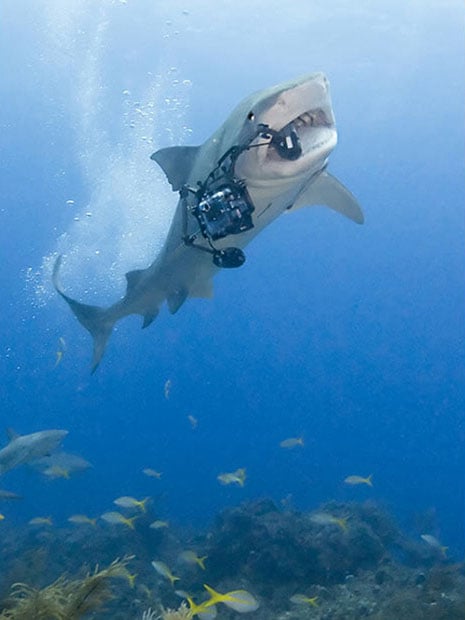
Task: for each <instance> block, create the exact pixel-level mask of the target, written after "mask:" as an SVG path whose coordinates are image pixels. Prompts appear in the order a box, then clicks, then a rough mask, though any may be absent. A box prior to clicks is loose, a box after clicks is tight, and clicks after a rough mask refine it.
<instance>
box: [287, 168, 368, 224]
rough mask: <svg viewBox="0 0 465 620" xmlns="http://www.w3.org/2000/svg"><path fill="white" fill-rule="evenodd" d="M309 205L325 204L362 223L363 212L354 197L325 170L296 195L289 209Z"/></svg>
mask: <svg viewBox="0 0 465 620" xmlns="http://www.w3.org/2000/svg"><path fill="white" fill-rule="evenodd" d="M311 205H325V206H327V207H329V208H330V209H334V211H338V212H339V213H341V214H342V215H345V216H346V217H348V218H349V219H350V220H352V221H354V222H356V223H357V224H363V221H364V217H363V212H362V209H361V208H360V205H359V204H358V202H357V200H356V199H355V197H354V196H353V195H352V194H351V193H350V192H349V190H348V189H347V188H345V187H344V185H342V183H340V182H339V181H338V180H337V179H336V178H335V177H333V176H332V175H330V174H328V173H327V172H322V173H321V174H320V175H319V176H318V177H317V178H316V179H315V180H314V181H312V182H311V183H310V185H309V186H308V187H306V188H305V189H304V190H303V191H302V192H301V193H300V194H299V196H297V200H296V201H295V203H294V204H293V205H292V207H291V211H293V210H294V209H299V208H300V207H310V206H311Z"/></svg>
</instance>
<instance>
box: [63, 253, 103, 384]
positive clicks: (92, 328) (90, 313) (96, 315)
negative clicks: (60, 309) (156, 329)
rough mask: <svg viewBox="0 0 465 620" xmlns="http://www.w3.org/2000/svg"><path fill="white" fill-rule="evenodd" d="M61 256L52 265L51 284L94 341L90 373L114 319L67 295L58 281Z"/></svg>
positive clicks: (93, 368) (97, 359)
mask: <svg viewBox="0 0 465 620" xmlns="http://www.w3.org/2000/svg"><path fill="white" fill-rule="evenodd" d="M61 261H62V256H61V255H60V256H58V258H57V259H56V261H55V265H54V267H53V276H52V280H53V286H54V287H55V290H56V292H57V293H58V294H59V295H60V296H61V297H62V298H63V299H64V300H65V301H66V303H67V304H68V306H69V307H70V308H71V310H72V311H73V313H74V315H75V317H76V318H77V320H78V321H79V322H80V323H81V325H82V326H83V327H85V328H86V329H87V331H88V332H89V333H90V335H91V336H92V338H93V341H94V352H93V357H92V369H91V372H92V374H93V373H94V372H95V371H96V370H97V366H98V365H99V363H100V360H101V359H102V356H103V354H104V352H105V347H106V344H107V341H108V338H109V337H110V334H111V332H112V331H113V325H114V323H115V321H114V320H113V319H110V318H109V316H108V311H107V310H105V308H100V307H99V306H90V305H87V304H82V303H80V302H79V301H76V300H75V299H72V298H71V297H68V295H66V294H65V293H64V292H63V291H62V290H61V287H60V284H59V282H58V273H59V271H60V266H61Z"/></svg>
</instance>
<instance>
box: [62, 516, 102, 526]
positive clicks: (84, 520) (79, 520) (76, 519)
mask: <svg viewBox="0 0 465 620" xmlns="http://www.w3.org/2000/svg"><path fill="white" fill-rule="evenodd" d="M68 521H69V522H70V523H74V524H75V525H97V519H91V518H90V517H88V516H87V515H71V516H70V517H69V518H68Z"/></svg>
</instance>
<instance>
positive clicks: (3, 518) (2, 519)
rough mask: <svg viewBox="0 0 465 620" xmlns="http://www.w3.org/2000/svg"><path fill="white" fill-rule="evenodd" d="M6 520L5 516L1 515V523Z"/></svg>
mask: <svg viewBox="0 0 465 620" xmlns="http://www.w3.org/2000/svg"><path fill="white" fill-rule="evenodd" d="M4 520H5V515H2V514H1V513H0V521H4Z"/></svg>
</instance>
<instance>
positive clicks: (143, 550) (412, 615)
mask: <svg viewBox="0 0 465 620" xmlns="http://www.w3.org/2000/svg"><path fill="white" fill-rule="evenodd" d="M322 514H323V515H325V516H324V517H323V518H321V515H322ZM315 515H320V517H319V518H316V519H315ZM328 515H331V517H334V519H335V521H334V523H331V522H328V523H322V522H321V521H325V519H326V520H328V517H327V516H328ZM152 521H153V516H150V514H146V515H141V516H140V518H139V519H138V521H137V524H136V528H135V529H134V530H132V529H130V528H129V527H126V526H122V525H114V526H110V527H109V526H108V524H102V525H100V524H97V525H95V526H94V525H90V524H88V525H80V526H74V527H67V528H55V527H43V528H36V529H34V528H31V527H30V526H29V527H27V528H15V527H12V526H8V524H7V523H4V524H3V525H4V527H3V526H2V531H1V545H2V547H1V554H0V558H1V559H0V561H1V571H0V597H1V601H2V603H1V607H0V609H1V610H2V611H1V613H0V618H11V619H26V620H27V618H29V619H30V620H33V619H34V618H37V619H42V620H55V619H56V618H58V619H60V620H61V619H64V618H67V620H73V619H74V618H80V617H82V618H102V619H106V618H111V619H112V620H120V619H121V620H122V619H125V620H132V619H139V620H141V619H142V617H143V614H144V611H145V612H146V613H145V618H149V617H153V618H155V617H156V615H157V616H158V615H162V614H163V609H165V610H166V609H168V608H171V609H176V608H178V607H179V605H180V603H181V600H182V599H181V598H180V597H179V596H178V595H177V594H176V588H179V589H180V590H183V591H184V592H186V591H187V592H188V593H189V594H190V595H192V597H193V598H194V600H195V601H196V602H200V601H202V600H204V599H205V598H206V595H205V591H204V589H203V584H204V583H206V584H209V585H210V586H212V587H214V588H215V589H216V590H218V591H220V592H227V591H231V590H237V589H246V590H247V591H249V592H250V593H252V594H253V595H254V596H255V597H256V598H257V599H258V600H259V602H260V607H259V608H258V610H257V611H254V612H251V613H249V614H247V615H248V617H250V618H251V620H252V618H253V619H255V620H270V618H276V619H280V620H294V619H295V620H299V619H304V618H312V619H315V620H316V619H320V620H352V619H354V620H356V619H359V618H373V619H375V620H402V619H403V618H406V619H408V620H416V619H425V620H429V619H431V620H433V619H434V620H436V619H444V620H454V619H455V618H457V619H461V620H463V619H465V565H464V563H463V562H461V563H456V562H453V561H452V560H450V559H449V558H448V554H446V553H444V551H443V550H442V549H441V548H436V547H434V546H431V545H428V544H426V543H425V542H424V541H422V540H421V538H420V537H419V536H418V539H416V538H415V539H414V538H409V537H408V536H406V535H405V534H404V533H403V532H402V531H401V530H400V528H399V527H398V526H397V525H396V523H395V521H394V520H393V519H392V518H391V516H390V515H389V514H388V513H387V512H386V511H385V510H384V509H383V508H381V507H380V506H378V505H376V504H374V503H371V502H367V503H363V504H357V503H329V504H326V505H324V506H322V507H320V508H319V509H318V511H313V512H308V513H306V512H297V511H291V510H285V509H280V508H278V507H277V506H276V505H275V504H274V503H273V502H272V501H271V500H260V501H256V502H252V503H247V504H244V505H241V506H239V507H236V508H232V509H228V510H226V511H224V512H222V513H221V514H220V515H218V517H217V518H216V520H215V522H214V523H213V525H212V527H211V528H210V529H209V530H208V531H206V532H201V533H199V532H196V531H193V530H192V531H186V530H181V529H180V530H176V529H175V528H173V527H169V528H160V529H151V528H149V527H148V526H149V524H150V523H151V522H152ZM186 549H192V550H195V551H196V552H197V553H198V554H199V555H200V556H207V559H206V561H205V570H201V568H200V567H199V566H198V565H197V564H194V565H189V564H186V563H181V562H180V561H179V555H180V553H181V552H182V551H184V550H186ZM125 556H134V557H133V558H132V559H130V560H129V562H128V564H127V570H126V569H124V570H123V571H122V572H121V573H119V574H118V573H116V572H115V574H114V575H113V574H111V573H110V574H108V575H107V574H106V573H105V575H104V577H105V581H108V583H107V584H106V587H107V591H106V596H102V597H101V599H102V600H100V599H99V600H98V601H96V602H95V605H94V606H95V607H97V605H99V604H100V603H101V602H102V601H104V602H103V606H101V607H98V608H97V609H94V610H93V611H91V610H90V609H89V608H92V605H91V604H90V603H91V599H92V597H91V595H89V593H86V595H85V598H86V599H87V602H88V603H89V605H88V606H87V607H88V608H87V609H86V605H82V606H79V609H80V610H81V611H79V610H78V611H76V612H75V613H74V615H72V616H70V615H68V616H66V615H60V614H59V613H58V612H56V613H55V615H50V613H49V615H47V612H42V611H41V607H40V606H41V602H40V597H41V593H40V589H43V588H45V587H46V586H48V585H49V584H51V583H53V582H54V581H55V580H56V579H57V578H58V577H59V576H60V575H62V574H64V573H65V574H66V575H67V577H68V579H70V580H75V579H77V578H78V577H84V576H85V574H86V572H92V571H94V569H95V566H96V564H98V565H99V567H101V568H105V567H107V566H109V565H110V564H111V562H112V561H113V560H115V559H116V558H123V557H125ZM152 560H159V561H163V562H164V563H166V564H167V565H168V566H169V567H170V568H171V570H172V571H173V573H174V574H175V575H176V576H178V577H179V578H180V579H179V581H176V582H175V586H174V587H173V586H172V585H171V584H170V582H169V580H168V579H165V578H164V577H163V576H160V575H159V574H157V573H156V572H155V570H154V569H153V567H152V565H151V561H152ZM125 573H127V575H128V577H127V578H126V577H125ZM136 574H137V576H136V577H135V578H134V579H132V578H131V577H130V575H136ZM107 576H108V579H107ZM17 582H21V583H25V584H27V585H28V586H30V587H32V588H36V589H37V590H31V589H28V590H26V591H23V592H22V594H20V595H17V596H16V598H15V597H12V596H11V594H12V590H11V586H12V585H13V584H14V583H17ZM74 583H78V582H77V581H76V582H75V581H72V582H71V586H70V587H71V588H72V587H74V586H73V584H74ZM93 587H94V586H93V585H92V586H91V588H90V589H91V590H92V588H93ZM99 587H100V584H99ZM48 592H49V593H50V590H49V591H48ZM86 592H88V591H86ZM295 594H305V595H306V596H307V597H308V598H313V599H314V600H313V602H306V603H305V602H304V603H300V604H296V603H293V602H292V601H291V600H290V598H291V597H292V596H293V595H295ZM27 597H29V599H30V600H29V601H28V604H29V607H28V610H29V611H27V612H24V611H23V612H20V611H19V609H20V607H21V605H22V606H23V610H24V608H25V599H26V598H27ZM34 597H35V598H34ZM314 597H316V598H314ZM105 599H106V600H105ZM31 601H32V603H31ZM31 604H32V607H31ZM34 605H36V607H34ZM149 608H151V609H152V610H153V611H154V612H155V613H153V615H152V616H150V615H149V614H148V613H147V610H148V609H149ZM31 609H34V611H33V612H31V611H30V610H31ZM165 615H166V614H165ZM233 616H236V617H237V616H238V613H237V612H235V611H233V610H231V609H229V608H227V607H226V606H224V605H220V606H218V618H219V620H221V619H222V618H224V619H225V620H226V619H227V620H229V619H232V617H233Z"/></svg>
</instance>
